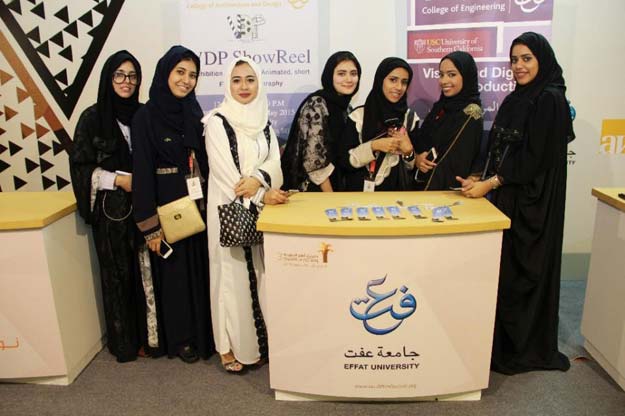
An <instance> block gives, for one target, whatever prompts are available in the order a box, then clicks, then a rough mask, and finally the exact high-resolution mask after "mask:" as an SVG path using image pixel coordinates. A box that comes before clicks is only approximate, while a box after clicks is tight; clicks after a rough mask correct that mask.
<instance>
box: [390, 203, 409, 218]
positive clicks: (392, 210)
mask: <svg viewBox="0 0 625 416" xmlns="http://www.w3.org/2000/svg"><path fill="white" fill-rule="evenodd" d="M386 210H387V211H388V213H389V214H391V217H393V219H394V220H405V219H406V218H404V217H402V216H401V213H400V211H399V207H398V206H394V205H392V206H390V207H386Z"/></svg>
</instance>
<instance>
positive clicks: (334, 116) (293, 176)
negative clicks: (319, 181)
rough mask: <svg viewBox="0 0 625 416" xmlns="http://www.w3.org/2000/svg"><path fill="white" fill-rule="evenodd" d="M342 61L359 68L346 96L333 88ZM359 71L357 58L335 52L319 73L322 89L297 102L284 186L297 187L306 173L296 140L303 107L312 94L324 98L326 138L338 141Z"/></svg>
mask: <svg viewBox="0 0 625 416" xmlns="http://www.w3.org/2000/svg"><path fill="white" fill-rule="evenodd" d="M344 61H352V62H353V63H354V65H355V66H356V70H357V71H358V83H357V84H356V88H355V89H354V92H352V93H351V94H349V95H343V94H339V93H338V92H337V91H336V89H334V69H335V68H336V67H337V65H338V64H340V63H341V62H344ZM361 74H362V70H361V68H360V62H358V59H356V57H355V56H354V54H353V53H351V52H349V51H339V52H335V53H334V54H332V55H331V56H330V57H329V58H328V60H327V61H326V64H325V66H324V67H323V72H322V74H321V86H322V88H321V89H320V90H317V91H315V92H313V93H312V94H310V95H308V96H307V97H306V99H304V101H302V103H301V104H300V105H299V107H298V109H297V111H296V112H295V117H293V123H292V124H291V130H290V131H289V137H288V139H287V142H286V147H285V149H284V153H283V154H282V172H283V175H284V188H285V189H292V188H297V187H298V186H299V184H300V181H303V180H304V179H305V176H306V172H304V168H303V166H302V163H303V162H302V156H303V148H304V147H305V145H306V143H300V142H299V140H298V137H299V123H298V120H299V118H300V113H301V111H302V107H303V106H304V104H306V103H307V102H308V100H309V99H310V98H311V97H323V98H324V99H325V101H326V105H327V106H328V114H329V116H328V117H329V120H328V124H329V129H330V132H329V133H330V134H329V137H330V138H331V140H333V141H334V140H339V139H340V137H341V134H342V133H343V129H344V128H345V123H346V121H347V109H348V107H349V103H350V101H351V99H352V97H353V96H354V95H355V94H356V93H357V92H358V88H359V87H360V76H361Z"/></svg>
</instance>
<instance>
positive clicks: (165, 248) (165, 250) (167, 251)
mask: <svg viewBox="0 0 625 416" xmlns="http://www.w3.org/2000/svg"><path fill="white" fill-rule="evenodd" d="M173 252H174V249H173V248H171V246H170V245H169V243H168V242H167V241H165V240H161V248H160V250H159V253H158V254H160V256H161V257H162V258H164V259H166V258H167V257H169V256H171V253H173Z"/></svg>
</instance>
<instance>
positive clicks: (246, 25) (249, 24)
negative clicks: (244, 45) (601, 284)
mask: <svg viewBox="0 0 625 416" xmlns="http://www.w3.org/2000/svg"><path fill="white" fill-rule="evenodd" d="M226 19H227V20H228V25H229V26H230V30H232V34H233V35H234V37H235V38H236V39H239V40H243V41H252V40H256V39H258V26H261V25H264V24H265V18H264V17H263V16H262V15H260V14H257V15H255V16H254V17H250V16H248V15H246V14H236V15H234V16H228V17H226Z"/></svg>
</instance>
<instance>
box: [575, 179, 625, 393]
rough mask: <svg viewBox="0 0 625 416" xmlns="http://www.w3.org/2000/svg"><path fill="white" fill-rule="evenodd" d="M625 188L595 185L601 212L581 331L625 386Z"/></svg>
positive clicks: (594, 353) (588, 345) (589, 346)
mask: <svg viewBox="0 0 625 416" xmlns="http://www.w3.org/2000/svg"><path fill="white" fill-rule="evenodd" d="M618 194H625V188H593V190H592V195H593V196H595V197H597V212H596V214H595V228H594V235H593V240H592V252H591V255H590V268H589V271H588V282H587V285H586V299H585V301H584V313H583V316H582V328H581V332H582V335H583V336H584V338H585V341H584V347H585V348H586V350H587V351H588V352H589V353H590V355H592V357H593V358H594V359H595V360H596V361H597V362H598V363H599V364H600V365H601V366H602V367H603V368H604V369H605V371H606V372H607V373H608V374H609V375H610V376H611V377H612V378H613V379H614V380H615V381H616V382H617V383H618V384H619V385H620V386H621V388H622V389H625V301H624V300H625V255H624V254H625V199H621V198H619V196H618Z"/></svg>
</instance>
